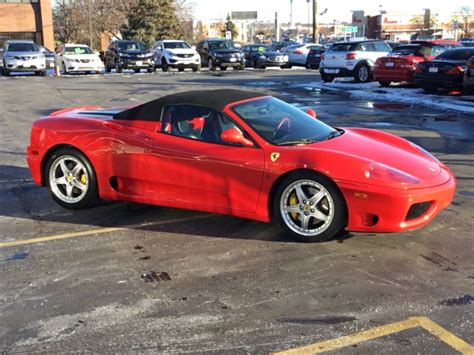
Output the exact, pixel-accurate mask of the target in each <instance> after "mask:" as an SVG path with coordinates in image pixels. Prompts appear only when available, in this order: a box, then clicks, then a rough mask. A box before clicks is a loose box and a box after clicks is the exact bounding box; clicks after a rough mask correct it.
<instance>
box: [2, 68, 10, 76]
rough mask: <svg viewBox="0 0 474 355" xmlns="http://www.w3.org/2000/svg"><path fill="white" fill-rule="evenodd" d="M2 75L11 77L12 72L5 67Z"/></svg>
mask: <svg viewBox="0 0 474 355" xmlns="http://www.w3.org/2000/svg"><path fill="white" fill-rule="evenodd" d="M2 74H3V76H10V70H8V69H6V68H5V67H4V68H3V71H2Z"/></svg>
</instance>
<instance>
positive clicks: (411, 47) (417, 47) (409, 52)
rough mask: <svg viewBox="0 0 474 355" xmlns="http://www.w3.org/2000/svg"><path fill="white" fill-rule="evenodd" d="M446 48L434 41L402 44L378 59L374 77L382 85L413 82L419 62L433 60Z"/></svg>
mask: <svg viewBox="0 0 474 355" xmlns="http://www.w3.org/2000/svg"><path fill="white" fill-rule="evenodd" d="M445 50H446V48H445V47H443V46H440V45H437V44H433V43H424V44H404V45H400V46H398V47H397V48H396V49H394V50H393V51H392V52H390V53H389V54H388V55H387V56H386V57H381V58H378V59H377V61H376V62H375V68H374V79H375V80H377V81H378V82H379V83H380V85H382V86H389V85H390V83H391V82H401V81H406V82H410V83H411V82H413V76H414V75H415V69H416V66H417V64H418V63H420V62H424V61H427V60H432V59H434V58H435V57H436V56H437V55H439V54H441V53H443V52H444V51H445Z"/></svg>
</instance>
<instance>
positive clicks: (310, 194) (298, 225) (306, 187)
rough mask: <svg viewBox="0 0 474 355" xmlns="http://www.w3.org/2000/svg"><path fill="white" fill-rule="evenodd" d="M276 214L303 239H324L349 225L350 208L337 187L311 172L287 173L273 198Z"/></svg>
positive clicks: (287, 228)
mask: <svg viewBox="0 0 474 355" xmlns="http://www.w3.org/2000/svg"><path fill="white" fill-rule="evenodd" d="M273 216H274V217H275V218H276V220H277V221H278V222H279V224H280V225H281V226H282V227H283V229H284V230H285V231H286V232H287V233H289V234H290V235H291V236H293V237H294V238H296V239H298V240H300V241H303V242H323V241H325V240H328V239H330V238H332V237H334V236H335V235H336V234H337V233H339V232H340V231H341V230H342V229H343V228H344V227H345V226H346V224H347V207H346V203H345V200H344V197H343V196H342V194H341V192H340V191H339V189H338V188H337V186H336V185H335V184H334V183H333V182H332V181H331V180H330V179H328V178H327V177H325V176H323V175H320V174H317V173H313V172H310V171H305V172H296V173H293V174H290V175H288V176H287V177H286V178H285V179H284V180H283V181H282V183H281V184H280V185H279V186H278V188H277V190H276V193H275V196H274V199H273Z"/></svg>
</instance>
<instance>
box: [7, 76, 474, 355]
mask: <svg viewBox="0 0 474 355" xmlns="http://www.w3.org/2000/svg"><path fill="white" fill-rule="evenodd" d="M318 81H320V78H319V76H318V75H316V73H315V72H310V71H306V70H293V71H281V70H268V71H265V72H264V71H249V70H246V71H244V72H232V71H228V72H223V73H221V72H219V71H217V72H215V73H208V72H201V73H190V72H189V73H188V72H186V73H177V72H172V73H166V74H163V73H159V74H155V75H146V74H138V75H137V74H124V75H109V76H98V75H97V76H96V75H93V76H80V75H76V76H67V77H61V78H55V77H46V78H42V77H34V76H31V77H28V76H22V77H12V78H3V77H0V112H1V114H0V132H1V134H0V137H1V140H0V230H1V232H0V300H1V302H0V353H3V352H5V353H20V352H27V353H30V352H42V353H59V352H125V351H138V352H146V351H150V352H165V353H201V352H202V353H269V352H279V351H287V350H290V349H296V350H294V351H295V352H296V353H303V352H304V351H307V352H309V353H314V352H317V351H328V353H331V354H365V353H387V354H399V353H402V352H403V353H413V354H414V353H420V354H428V353H429V354H432V353H433V354H456V353H472V352H474V348H473V347H472V344H474V317H473V316H474V266H473V262H472V260H473V255H474V254H473V251H474V250H473V249H474V242H473V234H474V233H473V229H474V228H473V225H474V199H473V197H474V143H473V138H474V134H473V132H474V130H473V128H474V114H469V113H461V112H456V111H450V110H446V109H440V108H431V107H429V106H419V105H417V104H416V103H414V104H406V105H400V104H394V103H392V102H384V101H380V99H379V98H378V99H371V98H370V97H362V98H355V97H351V96H350V95H349V94H348V93H346V92H344V91H331V90H325V89H324V88H318V87H313V86H311V84H312V83H314V82H318ZM305 84H308V85H307V87H305ZM236 86H238V87H246V88H248V89H255V90H264V91H266V92H268V93H270V94H273V95H276V96H278V97H280V98H282V99H284V100H286V101H288V102H291V103H294V104H295V105H298V106H300V107H302V108H306V107H311V108H313V109H314V110H315V111H316V112H317V113H318V118H320V119H321V120H323V121H325V122H327V123H329V124H332V125H336V126H361V127H371V128H379V129H383V130H385V131H388V132H391V133H395V134H398V135H401V136H403V137H405V138H407V139H410V140H411V141H413V142H415V143H417V144H419V145H421V146H423V147H424V148H426V149H428V150H429V151H431V152H432V153H434V154H435V155H436V156H437V157H438V158H439V159H440V160H442V161H443V162H445V163H446V164H447V165H448V166H449V167H450V168H451V169H452V171H453V172H454V174H455V175H456V177H457V183H458V187H457V191H456V196H455V198H454V201H453V203H452V205H451V206H450V207H448V208H447V209H446V210H444V211H443V212H442V213H441V214H440V215H439V216H438V217H437V218H436V219H435V220H434V221H433V222H432V223H431V224H429V225H428V226H426V227H425V228H422V229H420V230H416V231H412V232H407V233H398V234H363V233H361V234H358V233H354V234H346V235H344V236H341V237H340V238H338V239H337V240H332V241H329V242H325V243H320V244H304V243H298V242H295V241H293V240H291V239H289V238H288V237H287V236H285V235H284V234H283V233H282V232H281V231H280V230H279V229H277V228H275V227H273V226H271V225H268V224H264V223H258V222H253V221H248V220H244V219H238V218H233V217H228V216H220V215H213V214H206V213H201V212H192V211H183V210H175V209H169V208H160V207H154V206H144V205H137V204H132V203H107V204H104V205H103V206H100V207H96V208H94V209H91V210H85V211H77V212H71V211H67V210H64V209H62V208H60V207H59V206H57V205H56V204H54V202H53V201H52V199H51V198H49V196H48V194H47V191H46V189H44V188H40V187H37V186H35V185H34V184H33V182H32V179H31V176H30V175H29V171H28V169H27V165H26V160H25V157H26V155H25V150H26V145H27V144H28V140H29V129H30V126H31V123H32V121H33V120H34V119H36V118H38V117H40V116H42V115H46V114H48V113H50V112H52V111H54V110H57V109H61V108H64V107H69V106H80V105H102V106H104V107H114V106H124V105H133V104H137V103H141V102H145V101H148V100H151V99H153V98H156V97H159V96H162V95H166V94H169V93H173V92H176V91H184V90H192V89H201V88H223V87H236ZM388 207H389V206H381V208H388ZM153 272H154V273H153ZM416 317H418V318H416ZM354 333H355V334H354ZM301 347H304V348H301Z"/></svg>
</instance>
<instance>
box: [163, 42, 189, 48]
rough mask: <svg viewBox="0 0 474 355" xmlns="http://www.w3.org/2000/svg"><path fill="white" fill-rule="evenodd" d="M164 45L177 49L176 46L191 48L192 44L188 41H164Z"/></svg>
mask: <svg viewBox="0 0 474 355" xmlns="http://www.w3.org/2000/svg"><path fill="white" fill-rule="evenodd" d="M163 47H164V48H166V49H176V48H179V49H181V48H183V49H189V48H191V46H190V45H189V44H187V43H186V42H164V43H163Z"/></svg>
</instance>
